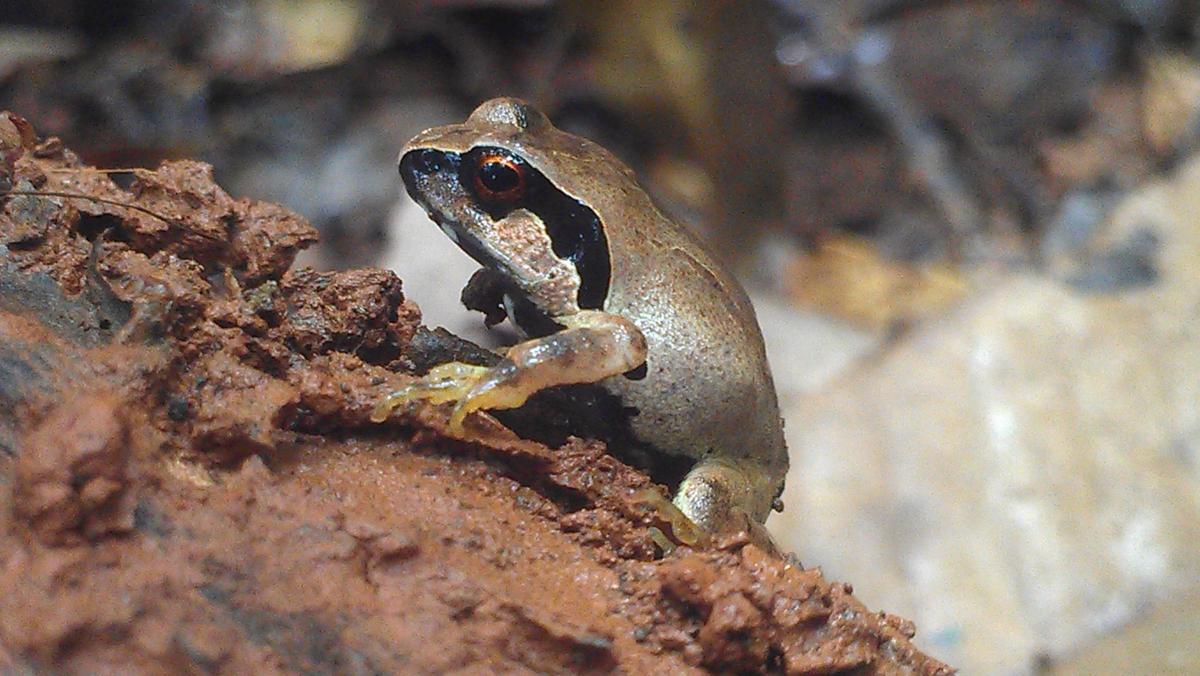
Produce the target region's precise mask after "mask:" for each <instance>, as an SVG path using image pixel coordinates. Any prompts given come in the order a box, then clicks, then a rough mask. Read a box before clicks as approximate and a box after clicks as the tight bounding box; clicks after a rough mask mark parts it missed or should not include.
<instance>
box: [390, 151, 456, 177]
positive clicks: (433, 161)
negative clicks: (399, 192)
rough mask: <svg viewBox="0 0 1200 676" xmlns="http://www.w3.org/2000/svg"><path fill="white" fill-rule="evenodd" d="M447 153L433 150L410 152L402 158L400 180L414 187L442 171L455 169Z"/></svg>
mask: <svg viewBox="0 0 1200 676" xmlns="http://www.w3.org/2000/svg"><path fill="white" fill-rule="evenodd" d="M453 164H454V163H453V162H451V161H450V158H449V157H448V156H447V155H446V153H444V152H442V151H440V150H433V149H431V148H420V149H418V150H410V151H408V152H407V153H404V155H403V156H402V157H401V158H400V178H402V179H403V180H404V183H405V185H413V184H415V183H416V182H418V181H420V180H421V179H423V178H428V177H429V176H433V175H434V174H437V173H439V172H441V171H445V170H448V169H452V168H453Z"/></svg>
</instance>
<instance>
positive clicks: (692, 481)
mask: <svg viewBox="0 0 1200 676" xmlns="http://www.w3.org/2000/svg"><path fill="white" fill-rule="evenodd" d="M767 485H769V482H768V481H767V480H766V477H765V476H763V473H762V472H761V471H759V470H757V469H755V468H753V467H747V466H746V465H745V464H744V463H739V462H736V461H727V460H718V459H715V458H705V459H703V460H701V461H700V462H698V463H696V466H695V467H693V468H692V469H691V471H690V472H688V473H687V476H685V477H684V478H683V482H682V483H680V484H679V490H678V491H676V492H675V499H674V500H673V501H672V502H673V503H674V504H675V506H676V507H677V508H679V511H680V512H683V515H684V516H686V517H687V518H688V519H690V520H691V521H692V522H693V523H694V524H696V525H697V526H699V527H700V528H701V529H703V530H704V531H706V532H708V533H713V534H720V533H733V532H737V531H745V532H747V533H748V534H749V535H750V538H751V541H753V542H754V543H755V544H758V545H759V546H760V547H763V548H764V549H767V550H769V551H773V550H775V545H774V543H773V542H772V540H771V537H770V535H768V534H767V530H766V528H764V527H763V525H762V522H763V521H765V520H766V518H767V514H768V513H769V512H770V509H771V500H770V498H771V497H773V496H765V495H764V494H763V488H764V487H765V486H767ZM760 503H761V504H760Z"/></svg>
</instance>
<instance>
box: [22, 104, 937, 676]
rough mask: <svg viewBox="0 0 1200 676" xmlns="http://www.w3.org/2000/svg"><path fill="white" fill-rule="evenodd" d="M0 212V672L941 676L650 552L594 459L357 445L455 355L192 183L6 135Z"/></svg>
mask: <svg viewBox="0 0 1200 676" xmlns="http://www.w3.org/2000/svg"><path fill="white" fill-rule="evenodd" d="M30 192H40V193H53V194H54V195H53V196H34V195H29V194H25V193H30ZM73 194H86V195H89V196H91V198H90V199H84V198H78V197H70V196H68V195H73ZM0 207H2V211H0V244H3V246H2V247H0V672H4V673H12V672H20V673H24V672H27V671H28V672H45V673H50V672H53V673H97V672H106V673H168V672H169V673H201V672H205V673H208V672H219V673H293V672H295V673H301V672H303V673H334V672H337V673H381V672H383V673H441V672H449V671H456V672H458V673H493V672H505V673H509V672H530V671H533V672H559V673H561V672H572V673H576V672H577V673H610V672H613V671H624V672H629V673H668V672H670V673H687V672H689V671H699V670H703V669H704V668H709V669H714V670H721V671H742V672H780V673H783V672H786V673H793V674H802V673H830V672H837V671H850V670H856V673H875V672H880V673H893V672H895V673H899V672H904V673H922V674H935V673H947V672H948V671H949V670H948V668H947V667H945V666H944V665H942V664H940V663H938V662H937V661H935V660H933V659H931V658H929V657H927V656H925V655H924V654H922V653H920V652H918V651H917V650H916V649H914V648H913V646H912V644H911V643H910V642H909V639H910V638H911V636H912V635H913V628H912V626H911V625H910V624H909V623H907V622H905V621H903V620H900V619H898V618H894V617H891V616H888V615H885V614H882V613H871V612H868V611H867V610H866V609H865V608H864V607H863V606H862V605H861V604H860V603H858V602H857V601H856V600H855V599H854V598H853V597H852V596H851V594H850V590H849V588H848V587H847V586H845V585H841V584H836V583H830V582H827V581H825V580H824V579H823V578H822V577H821V574H820V573H819V572H818V571H816V570H802V569H801V568H800V567H799V566H797V565H795V564H793V563H789V562H787V561H785V560H781V559H778V558H774V557H771V556H768V555H767V554H764V553H763V552H762V551H760V550H759V549H757V548H756V547H754V546H752V545H747V544H746V543H745V541H744V540H742V539H738V538H732V539H728V540H726V541H724V542H722V543H720V544H719V546H718V547H716V548H714V549H713V550H711V551H690V550H687V549H686V548H681V549H679V550H677V551H676V552H674V553H673V554H671V555H669V556H667V557H665V558H659V555H658V553H657V550H656V549H655V547H654V545H653V544H652V542H651V540H650V539H649V537H648V534H647V533H648V525H649V524H650V517H649V515H647V514H646V513H645V511H644V508H643V507H641V506H639V505H638V504H636V503H635V502H634V501H633V500H632V498H631V496H632V495H633V494H634V493H635V492H637V491H638V490H639V489H642V488H645V487H647V486H650V485H651V481H650V479H649V478H648V477H647V476H646V475H645V474H643V473H642V472H640V471H638V470H635V469H633V468H631V467H629V466H628V465H625V464H623V463H622V462H620V461H618V460H617V459H615V458H613V457H612V456H609V455H608V454H607V453H606V452H605V450H604V447H603V445H602V444H600V443H598V442H589V441H582V440H579V439H570V440H568V441H567V442H566V443H565V444H563V445H562V446H561V447H559V448H554V449H552V448H549V447H547V446H545V445H542V444H539V443H536V442H532V441H526V440H523V439H521V438H518V437H517V436H516V435H514V434H512V433H511V432H509V431H508V430H507V429H506V428H504V427H502V426H500V425H499V424H496V423H489V422H488V420H487V419H480V420H482V422H480V423H478V424H477V430H476V431H477V434H478V435H479V437H480V439H479V440H478V441H475V442H470V443H468V442H462V441H456V440H452V439H449V438H447V437H446V436H445V434H444V430H443V427H442V425H443V417H442V415H441V414H440V413H439V412H438V411H437V410H436V409H429V408H425V409H415V410H413V411H412V412H410V413H407V414H404V415H398V416H397V417H395V418H394V419H393V420H392V421H390V422H389V423H387V424H385V425H375V424H372V423H370V422H369V421H368V415H369V413H370V410H371V408H372V406H373V405H374V404H375V402H376V401H378V399H379V398H380V396H381V395H382V394H383V393H385V392H387V391H389V390H391V389H393V388H395V387H397V386H399V385H401V384H403V383H404V382H406V381H408V380H409V379H410V378H411V377H412V376H411V375H410V373H411V372H412V371H413V370H415V369H417V368H419V367H420V365H422V364H428V363H431V362H432V361H436V360H437V359H438V358H439V355H447V354H452V353H456V351H462V350H464V349H467V350H468V351H469V348H464V346H463V345H461V344H460V343H457V342H455V341H454V340H453V339H452V338H451V337H449V336H446V335H442V334H437V333H431V332H426V331H424V330H421V329H419V319H420V316H419V313H418V311H417V309H416V307H415V306H413V305H412V304H411V303H409V302H408V301H406V300H405V299H404V297H403V295H402V293H401V286H400V281H399V280H398V279H397V278H396V277H395V275H393V274H392V273H391V272H388V271H383V270H352V271H344V272H327V273H326V272H314V271H312V270H297V271H292V272H288V271H287V270H288V267H289V266H290V264H291V261H292V259H293V257H294V255H295V254H296V252H297V251H299V250H300V249H301V248H303V247H304V246H307V245H309V244H311V243H312V242H314V241H315V239H316V237H315V232H314V231H313V230H312V228H311V227H309V225H308V224H307V223H305V222H304V220H303V219H301V218H300V217H298V216H296V215H295V214H293V213H291V212H288V211H287V210H285V209H283V208H280V207H277V206H273V205H269V204H262V203H258V202H253V201H249V200H236V199H233V198H231V197H229V195H227V194H226V193H225V192H224V191H223V190H221V188H219V187H218V186H217V185H216V184H215V183H213V180H212V171H211V168H209V167H208V166H206V165H203V164H200V163H196V162H171V163H167V164H164V165H163V166H162V167H160V168H159V169H158V170H156V171H143V170H138V171H133V172H124V173H121V174H117V175H113V174H108V173H104V172H101V171H98V170H96V169H93V168H91V167H87V166H84V165H82V164H81V163H80V162H79V160H78V159H77V158H76V157H75V156H74V155H73V154H72V153H71V152H70V151H68V150H65V149H64V148H63V147H62V145H61V143H59V142H58V141H57V140H55V139H50V140H47V141H44V142H40V143H39V142H37V141H36V139H35V138H34V135H33V132H32V130H31V128H30V127H29V125H28V124H26V123H25V122H24V121H23V120H21V119H20V118H18V117H16V116H14V115H11V114H2V115H0ZM442 358H444V356H443V357H442Z"/></svg>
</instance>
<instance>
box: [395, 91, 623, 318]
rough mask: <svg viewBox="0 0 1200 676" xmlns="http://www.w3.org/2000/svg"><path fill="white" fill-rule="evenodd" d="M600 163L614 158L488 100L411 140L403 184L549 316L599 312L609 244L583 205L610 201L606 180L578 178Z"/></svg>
mask: <svg viewBox="0 0 1200 676" xmlns="http://www.w3.org/2000/svg"><path fill="white" fill-rule="evenodd" d="M597 157H599V158H601V159H602V160H604V159H605V158H611V155H609V154H608V153H607V152H605V151H604V150H603V149H601V148H600V147H599V146H596V145H595V144H592V143H591V142H590V141H586V140H585V139H581V138H579V137H576V136H572V135H570V134H567V133H564V132H561V131H559V130H558V129H555V128H554V126H553V125H551V124H550V121H549V120H547V119H546V117H545V116H544V115H543V114H542V113H541V112H539V111H538V110H537V109H535V108H533V107H532V106H530V105H529V104H527V103H524V102H523V101H519V100H517V99H493V100H491V101H488V102H486V103H484V104H483V105H481V106H479V108H477V109H476V110H475V112H474V113H472V114H471V116H470V117H469V118H468V119H467V121H466V122H464V123H463V124H455V125H447V126H444V127H436V128H433V129H430V130H428V131H425V132H422V133H421V134H419V135H417V137H416V138H414V139H413V140H412V141H410V142H409V143H408V145H407V146H405V148H404V151H403V152H402V153H401V155H400V176H401V177H402V178H403V180H404V186H405V188H406V189H407V190H408V194H409V195H411V196H412V198H413V199H414V200H416V201H417V202H418V203H419V204H420V205H421V206H422V207H424V208H425V211H426V212H427V213H428V214H429V216H430V218H432V219H433V220H434V221H435V222H436V223H437V224H438V225H439V226H440V227H441V228H442V230H443V231H444V232H445V233H446V235H447V236H448V237H450V238H451V239H452V240H454V242H455V243H456V244H458V246H459V247H461V248H462V249H463V250H464V251H465V252H467V253H468V254H469V255H470V256H471V257H472V258H474V259H475V260H477V261H479V263H480V264H481V265H484V266H486V267H489V268H492V269H494V270H497V271H498V272H499V273H500V274H501V276H502V277H504V278H505V279H506V280H508V281H509V282H511V283H512V285H513V287H514V288H515V289H516V290H517V291H518V292H519V293H520V294H521V295H523V296H524V297H525V298H526V299H527V300H529V301H531V302H532V303H533V304H534V305H535V306H536V307H537V308H538V309H539V310H541V311H542V312H544V313H546V314H547V315H549V316H551V317H555V316H563V315H567V314H572V313H574V312H577V311H579V309H581V308H589V309H599V308H602V307H603V305H604V300H605V298H606V297H607V295H608V287H609V281H610V275H611V269H612V266H611V260H610V253H609V245H608V238H607V237H606V234H605V224H604V221H603V218H602V216H601V213H600V211H599V210H598V209H597V208H596V207H595V206H594V204H595V202H594V201H591V200H589V194H590V196H591V197H596V196H600V197H602V198H603V197H604V196H605V195H606V194H607V193H608V191H607V190H605V189H604V187H603V183H604V181H605V180H606V176H607V174H606V172H604V171H601V172H599V173H596V174H593V175H592V176H591V177H590V178H587V179H586V180H582V181H581V180H579V179H580V176H581V173H580V172H581V170H583V171H586V167H589V166H591V167H593V168H596V167H595V164H596V158H597ZM580 162H582V163H583V164H579V163H580ZM611 162H614V163H616V165H615V166H616V167H617V168H618V170H617V172H616V175H617V176H621V175H625V180H626V181H628V180H629V178H628V176H627V172H628V170H627V169H624V166H623V165H620V163H619V162H617V161H616V160H615V159H611ZM602 164H604V162H602ZM622 171H623V172H625V174H622ZM609 173H611V172H609ZM592 188H598V189H595V190H593V189H592Z"/></svg>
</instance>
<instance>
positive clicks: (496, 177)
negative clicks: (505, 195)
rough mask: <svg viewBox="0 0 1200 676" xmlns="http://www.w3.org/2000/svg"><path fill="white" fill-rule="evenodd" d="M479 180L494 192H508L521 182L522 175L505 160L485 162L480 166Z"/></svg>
mask: <svg viewBox="0 0 1200 676" xmlns="http://www.w3.org/2000/svg"><path fill="white" fill-rule="evenodd" d="M479 181H480V182H481V183H483V187H485V188H487V189H488V190H491V191H492V192H508V191H509V190H512V189H513V188H515V187H517V185H519V184H520V183H521V176H520V175H519V174H518V173H517V170H516V169H513V168H512V167H511V166H510V165H508V164H506V163H504V162H497V161H493V162H485V163H484V165H483V166H482V167H480V168H479Z"/></svg>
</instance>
